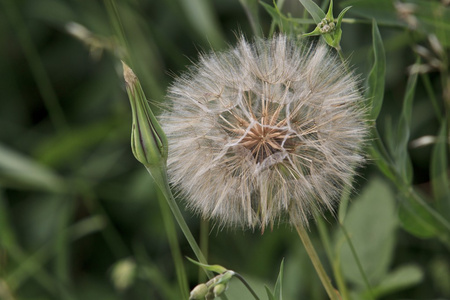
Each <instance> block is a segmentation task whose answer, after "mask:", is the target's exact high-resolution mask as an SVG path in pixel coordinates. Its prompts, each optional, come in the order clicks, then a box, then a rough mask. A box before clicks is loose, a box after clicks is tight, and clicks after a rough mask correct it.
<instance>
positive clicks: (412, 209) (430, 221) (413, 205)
mask: <svg viewBox="0 0 450 300" xmlns="http://www.w3.org/2000/svg"><path fill="white" fill-rule="evenodd" d="M417 197H420V196H419V195H417ZM401 199H402V201H401V202H400V209H399V219H400V222H401V225H402V227H403V228H404V229H405V230H406V231H408V232H409V233H411V234H413V235H415V236H417V237H421V238H430V237H434V236H436V235H437V234H438V233H439V231H440V229H439V226H438V225H437V224H436V223H435V220H434V217H433V215H432V214H430V212H429V211H428V210H426V209H425V208H424V207H423V206H421V205H420V204H419V203H418V201H417V200H414V199H413V196H412V195H411V196H410V197H406V195H402V196H401ZM422 201H423V200H422Z"/></svg>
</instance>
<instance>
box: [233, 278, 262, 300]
mask: <svg viewBox="0 0 450 300" xmlns="http://www.w3.org/2000/svg"><path fill="white" fill-rule="evenodd" d="M234 276H236V278H238V279H239V280H240V281H241V282H242V283H243V284H244V285H245V287H246V288H247V289H248V290H249V292H250V293H251V294H252V295H253V297H254V298H255V299H256V300H259V297H258V295H256V293H255V291H254V290H253V289H252V287H251V286H250V285H249V284H248V282H247V281H246V280H245V278H244V277H242V275H241V274H239V273H236V272H234Z"/></svg>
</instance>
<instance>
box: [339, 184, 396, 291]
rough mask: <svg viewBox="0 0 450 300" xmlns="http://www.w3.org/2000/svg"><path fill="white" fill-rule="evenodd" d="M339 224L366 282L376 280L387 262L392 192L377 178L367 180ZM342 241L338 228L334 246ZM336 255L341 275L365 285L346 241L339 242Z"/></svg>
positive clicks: (392, 234)
mask: <svg viewBox="0 0 450 300" xmlns="http://www.w3.org/2000/svg"><path fill="white" fill-rule="evenodd" d="M343 225H344V226H345V228H346V229H347V231H348V234H349V236H350V239H351V241H352V243H353V246H354V248H355V251H356V253H357V255H358V258H359V261H360V262H361V265H362V268H363V270H364V273H365V275H366V277H367V278H368V280H369V282H370V284H371V285H374V284H377V283H379V282H380V281H381V280H382V279H383V278H384V277H385V275H386V274H387V271H388V268H389V265H390V263H391V259H392V253H393V250H394V241H395V230H396V228H397V218H396V215H395V204H394V195H393V193H392V191H391V190H390V188H389V187H388V185H387V184H386V183H385V182H384V181H382V180H380V179H377V178H374V179H370V181H369V185H368V186H367V187H366V188H365V189H364V191H363V192H362V194H361V195H360V196H359V197H358V198H357V199H356V200H355V201H354V202H353V203H352V205H351V206H350V209H349V211H348V213H347V216H346V218H345V221H344V224H343ZM343 240H345V237H344V234H343V232H342V230H341V229H340V230H339V231H338V232H337V235H336V237H335V246H336V247H339V246H340V245H341V244H342V241H343ZM340 258H341V265H342V266H343V268H342V271H343V273H344V276H345V278H346V279H348V280H349V281H350V282H352V283H353V284H355V285H357V286H358V287H359V288H360V289H365V287H366V284H365V282H364V280H363V278H362V275H361V273H360V271H359V269H358V266H357V264H356V261H355V257H354V256H353V253H352V251H351V249H350V247H349V245H348V243H345V242H344V244H343V245H342V248H341V249H340Z"/></svg>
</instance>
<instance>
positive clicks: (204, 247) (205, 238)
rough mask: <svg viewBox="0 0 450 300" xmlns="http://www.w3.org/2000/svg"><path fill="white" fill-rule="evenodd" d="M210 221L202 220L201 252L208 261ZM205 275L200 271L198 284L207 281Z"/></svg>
mask: <svg viewBox="0 0 450 300" xmlns="http://www.w3.org/2000/svg"><path fill="white" fill-rule="evenodd" d="M208 242H209V221H208V220H204V219H203V218H202V219H201V220H200V250H201V252H202V253H203V255H204V256H205V258H206V260H208V247H209V245H208V244H209V243H208ZM205 280H206V278H205V273H204V272H203V271H201V270H199V274H198V282H203V281H205Z"/></svg>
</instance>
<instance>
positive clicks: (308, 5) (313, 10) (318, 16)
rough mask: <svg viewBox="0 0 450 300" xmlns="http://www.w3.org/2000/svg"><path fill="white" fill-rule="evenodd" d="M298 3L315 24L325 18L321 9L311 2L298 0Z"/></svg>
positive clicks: (310, 0) (309, 0)
mask: <svg viewBox="0 0 450 300" xmlns="http://www.w3.org/2000/svg"><path fill="white" fill-rule="evenodd" d="M299 1H300V3H301V4H302V5H303V6H304V7H305V9H306V10H307V11H308V12H309V14H310V15H311V16H312V17H313V19H314V21H315V22H316V23H319V22H320V21H322V19H323V18H325V13H324V12H323V11H322V9H321V8H320V7H319V6H318V5H317V4H316V3H315V2H314V1H312V0H299Z"/></svg>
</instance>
